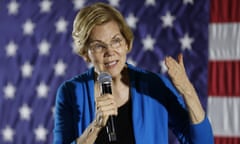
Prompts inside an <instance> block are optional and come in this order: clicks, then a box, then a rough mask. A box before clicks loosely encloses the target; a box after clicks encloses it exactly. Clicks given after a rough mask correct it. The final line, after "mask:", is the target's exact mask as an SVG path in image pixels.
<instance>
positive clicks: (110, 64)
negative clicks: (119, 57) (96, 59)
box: [105, 61, 117, 66]
mask: <svg viewBox="0 0 240 144" xmlns="http://www.w3.org/2000/svg"><path fill="white" fill-rule="evenodd" d="M116 63H117V62H116V61H112V62H110V63H106V64H105V65H106V66H112V65H114V64H116Z"/></svg>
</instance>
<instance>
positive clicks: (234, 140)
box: [208, 0, 240, 144]
mask: <svg viewBox="0 0 240 144" xmlns="http://www.w3.org/2000/svg"><path fill="white" fill-rule="evenodd" d="M209 40H210V43H209V76H208V78H209V80H208V85H209V86H208V95H209V98H208V115H209V118H210V120H211V123H212V127H213V131H214V136H215V144H240V113H239V112H240V1H239V0H211V16H210V28H209Z"/></svg>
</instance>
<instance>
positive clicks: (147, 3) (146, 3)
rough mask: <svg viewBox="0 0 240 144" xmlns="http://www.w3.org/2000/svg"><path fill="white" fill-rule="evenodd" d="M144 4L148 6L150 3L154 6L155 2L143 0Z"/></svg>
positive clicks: (153, 0)
mask: <svg viewBox="0 0 240 144" xmlns="http://www.w3.org/2000/svg"><path fill="white" fill-rule="evenodd" d="M145 5H146V6H150V5H152V6H155V5H156V2H155V0H145Z"/></svg>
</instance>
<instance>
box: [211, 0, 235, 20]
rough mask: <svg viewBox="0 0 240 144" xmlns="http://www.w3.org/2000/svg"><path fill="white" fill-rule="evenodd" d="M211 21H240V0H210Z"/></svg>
mask: <svg viewBox="0 0 240 144" xmlns="http://www.w3.org/2000/svg"><path fill="white" fill-rule="evenodd" d="M210 5H211V6H210V10H211V16H210V21H211V22H212V23H224V22H240V0H211V4H210Z"/></svg>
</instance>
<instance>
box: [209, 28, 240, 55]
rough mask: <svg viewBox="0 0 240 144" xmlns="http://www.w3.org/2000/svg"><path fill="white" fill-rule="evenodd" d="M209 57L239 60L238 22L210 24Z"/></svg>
mask: <svg viewBox="0 0 240 144" xmlns="http://www.w3.org/2000/svg"><path fill="white" fill-rule="evenodd" d="M209 59H210V60H240V23H221V24H216V23H212V24H211V25H210V29H209Z"/></svg>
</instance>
